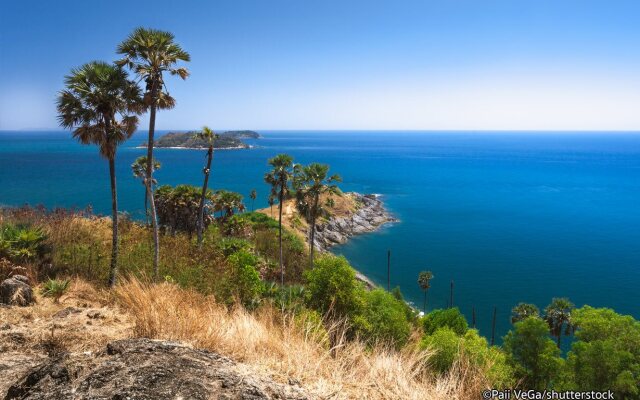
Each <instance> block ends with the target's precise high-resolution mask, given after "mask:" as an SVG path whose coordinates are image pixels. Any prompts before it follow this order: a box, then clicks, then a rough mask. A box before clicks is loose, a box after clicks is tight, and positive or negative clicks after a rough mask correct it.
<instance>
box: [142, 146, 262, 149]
mask: <svg viewBox="0 0 640 400" xmlns="http://www.w3.org/2000/svg"><path fill="white" fill-rule="evenodd" d="M253 147H254V146H251V145H247V146H234V147H214V148H213V150H249V149H253ZM134 148H135V149H146V148H147V146H136V147H134ZM153 149H154V150H160V149H171V150H207V148H206V147H182V146H173V147H164V146H163V147H154V148H153Z"/></svg>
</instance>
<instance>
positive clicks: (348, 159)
mask: <svg viewBox="0 0 640 400" xmlns="http://www.w3.org/2000/svg"><path fill="white" fill-rule="evenodd" d="M261 133H263V134H264V136H265V137H264V139H261V140H258V141H256V142H255V144H256V145H259V146H260V147H258V148H255V149H252V150H227V151H217V152H216V153H215V156H214V162H213V165H214V167H213V176H212V184H213V186H214V187H215V188H227V189H231V190H235V191H239V192H241V193H243V194H245V196H248V194H249V192H250V190H251V189H253V188H256V189H257V191H258V200H257V201H256V207H265V206H266V205H267V187H266V185H265V184H263V182H262V176H263V174H264V172H265V171H266V170H267V165H266V160H267V158H269V157H271V156H273V155H275V154H277V153H280V152H287V153H290V154H291V155H293V156H294V157H295V158H296V161H298V162H303V163H307V162H311V161H319V162H324V163H328V164H331V168H332V172H335V173H339V174H341V175H342V177H343V178H344V183H343V185H342V187H343V189H344V190H354V191H359V192H366V193H379V194H382V195H383V199H384V201H385V202H386V204H387V206H388V208H389V209H390V210H391V211H392V212H393V213H394V214H395V215H396V216H397V217H398V218H399V219H400V221H401V222H399V223H397V224H393V225H389V226H386V227H384V228H383V229H382V230H380V231H379V232H377V233H373V234H368V235H363V236H360V237H357V238H355V239H353V240H352V241H350V242H349V243H348V244H346V245H344V246H341V247H338V248H336V249H335V251H336V252H337V253H340V254H344V255H345V256H346V257H347V258H348V259H349V260H350V261H351V263H352V264H353V265H354V266H355V267H357V268H358V269H360V270H361V271H362V272H364V273H365V274H367V275H368V276H370V277H371V278H372V279H373V280H375V281H377V282H379V283H381V284H386V268H387V266H386V252H387V249H390V250H391V251H392V274H391V284H392V286H396V285H399V286H400V287H401V288H402V290H403V292H404V293H405V295H406V297H407V298H408V299H409V300H413V301H415V302H416V303H417V304H418V305H421V304H422V303H421V299H422V295H421V292H420V290H419V288H418V286H417V284H416V279H417V274H418V272H419V271H420V270H423V269H430V270H432V271H433V272H434V275H435V279H434V280H433V281H432V286H433V287H432V289H431V291H430V295H429V297H430V306H432V307H444V306H446V303H447V299H448V296H449V282H450V280H454V281H455V293H454V303H455V305H457V306H459V307H460V308H461V310H462V311H463V312H464V313H465V314H466V315H467V317H468V318H469V320H470V319H471V309H472V307H475V308H476V313H477V318H478V327H479V328H480V330H481V332H482V333H483V334H485V335H489V334H490V331H491V313H492V312H493V307H494V306H496V307H497V310H498V323H497V325H498V335H499V336H500V335H503V334H504V333H505V332H506V330H507V329H508V328H509V310H510V309H511V307H512V306H513V305H514V304H516V303H517V302H519V301H525V302H532V303H536V304H537V305H538V306H540V307H544V306H545V305H546V304H547V303H548V302H549V301H550V299H551V298H552V297H554V296H568V297H569V298H571V299H572V300H573V301H574V302H575V303H576V304H577V305H582V304H585V303H588V304H591V305H594V306H606V307H612V308H614V309H616V310H617V311H618V312H622V313H626V314H633V315H635V316H636V317H640V310H639V309H638V303H639V300H640V294H639V293H640V292H639V291H638V287H639V286H640V207H639V206H640V134H618V133H583V134H581V133H557V134H554V133H544V134H536V133H534V132H531V133H488V132H481V133H470V132H467V133H464V132H457V133H456V132H442V133H438V132H422V133H420V132H292V131H291V132H261ZM143 140H144V134H139V135H137V136H136V137H135V138H134V139H132V141H131V142H130V143H131V144H130V147H126V146H125V147H124V148H122V150H121V151H120V153H119V159H118V174H119V175H118V179H119V181H118V185H119V192H120V206H121V208H122V209H124V210H127V211H129V212H130V213H132V214H133V215H134V216H140V210H141V209H142V206H143V200H144V195H143V189H142V185H141V184H140V183H139V182H137V181H135V180H134V179H133V178H132V177H131V172H130V168H129V165H130V164H131V162H132V161H133V160H134V159H135V158H136V157H137V156H139V155H141V154H143V152H144V150H142V149H136V148H135V147H134V146H135V145H137V144H139V143H140V142H142V141H143ZM157 157H158V159H159V160H160V161H161V162H162V163H163V167H162V169H161V170H160V171H159V172H158V174H157V178H158V180H159V182H160V183H161V184H162V183H168V184H177V183H191V184H196V185H199V184H201V177H202V174H201V169H202V166H203V164H204V161H205V160H204V152H201V151H193V150H168V149H166V150H162V149H161V150H158V151H157ZM0 188H2V192H0V203H4V204H11V205H20V204H23V203H27V202H28V203H30V204H38V203H42V204H45V205H47V206H67V207H68V206H79V207H84V206H86V205H88V204H91V205H92V206H93V207H94V209H95V210H96V211H97V212H102V213H108V212H109V204H110V203H109V202H110V200H109V182H108V169H107V163H106V162H105V161H104V160H101V159H100V158H99V157H98V155H97V151H96V149H95V148H93V147H84V146H80V145H78V144H76V143H75V142H73V141H72V140H71V139H70V137H69V134H68V133H61V132H2V133H0ZM249 207H250V205H249Z"/></svg>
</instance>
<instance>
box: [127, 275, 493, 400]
mask: <svg viewBox="0 0 640 400" xmlns="http://www.w3.org/2000/svg"><path fill="white" fill-rule="evenodd" d="M115 295H116V299H117V302H118V304H119V305H120V306H121V307H122V308H123V310H125V311H126V312H127V313H129V314H130V316H131V318H132V321H133V329H134V332H133V333H134V335H135V336H141V337H149V338H157V339H165V340H180V341H183V342H187V343H190V344H192V345H193V346H195V347H198V348H204V349H209V350H212V351H215V352H218V353H220V354H223V355H225V356H228V357H231V358H233V359H235V360H237V361H241V362H244V363H246V364H248V365H250V366H252V367H254V368H256V369H257V370H259V371H262V372H264V373H268V374H270V375H271V376H273V377H274V378H275V379H276V380H280V381H286V380H287V379H291V378H293V379H296V380H298V381H300V382H301V383H302V384H303V386H304V387H306V388H307V389H308V390H309V391H311V392H312V393H315V394H317V395H318V396H319V397H320V398H327V399H355V398H358V399H360V398H361V399H365V398H366V399H447V400H449V399H452V400H456V399H460V400H463V399H476V398H478V396H479V393H480V392H481V390H482V389H483V388H485V387H486V381H485V380H484V378H483V377H482V373H481V371H478V370H476V369H474V368H473V367H472V366H471V365H469V364H468V363H465V362H464V361H462V362H461V363H459V364H458V365H456V366H455V367H454V368H453V370H452V372H451V373H450V374H449V375H447V376H442V377H435V376H434V375H432V374H431V373H430V372H429V370H428V367H426V365H427V364H428V363H427V362H426V361H427V357H428V355H427V354H425V353H424V352H419V351H404V352H396V351H393V350H391V349H387V348H376V349H373V350H371V349H367V348H366V347H365V346H364V345H363V344H362V343H359V342H345V341H344V340H340V339H338V340H337V342H338V344H337V345H336V346H334V347H333V348H330V347H329V346H328V343H327V340H326V335H323V334H318V333H317V330H314V329H309V328H310V326H309V324H300V323H299V322H298V323H296V322H295V321H294V320H293V318H291V317H290V316H288V315H286V314H282V313H281V312H280V311H279V310H275V309H273V308H272V307H265V308H263V309H261V310H258V311H257V312H255V313H253V314H251V313H249V312H247V311H245V310H244V309H240V308H236V309H234V310H231V311H229V310H227V309H226V308H225V307H224V306H222V305H220V304H217V303H216V302H215V300H214V299H213V298H212V297H205V296H203V295H202V294H199V293H197V292H195V291H189V290H184V289H181V288H179V287H177V286H175V285H171V284H167V283H164V284H146V283H142V282H140V281H137V280H129V281H125V282H123V283H122V284H121V285H119V286H118V288H117V289H116V292H115ZM329 331H330V332H329V333H330V335H333V336H334V337H341V335H340V332H341V329H340V326H339V325H336V326H334V327H332V328H330V329H329Z"/></svg>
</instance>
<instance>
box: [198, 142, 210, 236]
mask: <svg viewBox="0 0 640 400" xmlns="http://www.w3.org/2000/svg"><path fill="white" fill-rule="evenodd" d="M212 158H213V146H209V151H207V167H206V168H205V169H204V183H203V184H202V196H201V197H200V207H199V209H198V246H199V247H202V231H204V200H205V198H206V194H207V185H208V184H209V172H210V171H211V159H212Z"/></svg>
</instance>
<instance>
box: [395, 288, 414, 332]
mask: <svg viewBox="0 0 640 400" xmlns="http://www.w3.org/2000/svg"><path fill="white" fill-rule="evenodd" d="M391 295H392V296H393V297H395V298H396V300H398V301H399V302H400V303H401V304H402V306H403V308H404V314H405V316H406V317H407V321H409V322H411V323H412V324H416V323H417V322H418V313H417V312H416V311H415V310H414V309H413V307H411V306H410V305H409V304H407V302H406V301H405V300H404V295H403V294H402V291H401V290H400V286H396V287H394V288H393V289H392V290H391Z"/></svg>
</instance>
